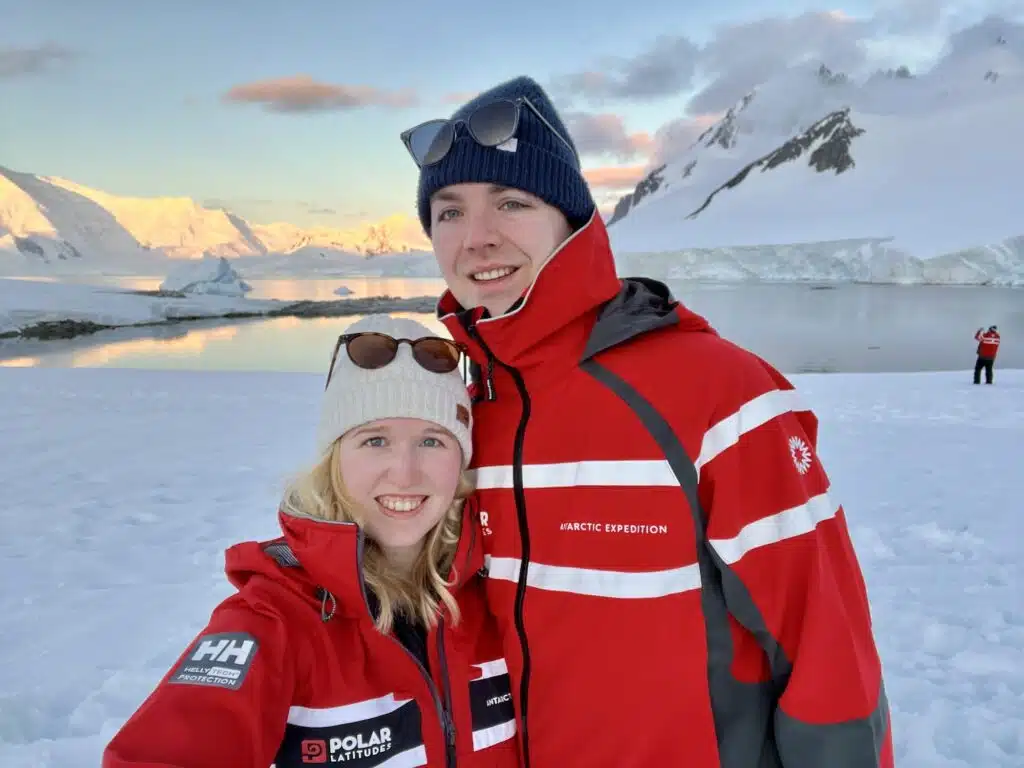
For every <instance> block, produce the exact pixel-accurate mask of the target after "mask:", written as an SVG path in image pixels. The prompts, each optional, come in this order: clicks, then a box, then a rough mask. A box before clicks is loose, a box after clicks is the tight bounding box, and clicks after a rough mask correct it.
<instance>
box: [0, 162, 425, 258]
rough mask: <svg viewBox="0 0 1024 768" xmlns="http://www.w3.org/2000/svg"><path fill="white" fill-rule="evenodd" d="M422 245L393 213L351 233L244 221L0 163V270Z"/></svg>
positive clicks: (358, 252)
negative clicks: (389, 216)
mask: <svg viewBox="0 0 1024 768" xmlns="http://www.w3.org/2000/svg"><path fill="white" fill-rule="evenodd" d="M417 238H418V240H417ZM424 245H425V241H424V240H423V237H422V234H421V233H420V232H419V225H418V223H417V224H416V226H415V227H411V226H409V225H408V222H407V221H405V220H404V218H403V217H401V216H397V217H392V218H391V219H388V220H386V221H384V222H380V223H378V224H376V225H370V226H364V227H359V228H355V229H352V230H341V229H331V228H328V227H317V228H312V229H303V228H301V227H297V226H295V225H293V224H287V223H276V224H268V225H263V224H250V223H249V222H247V221H245V220H244V219H243V218H242V217H240V216H238V215H236V214H234V213H232V212H230V211H228V210H224V209H221V208H207V207H204V206H202V205H200V204H199V203H197V202H196V201H194V200H192V199H190V198H134V197H119V196H117V195H111V194H108V193H106V192H103V191H100V190H96V189H91V188H89V187H85V186H82V185H81V184H77V183H75V182H72V181H68V180H66V179H60V178H55V177H41V176H35V175H33V174H30V173H20V172H17V171H13V170H10V169H8V168H5V167H3V166H0V270H2V269H3V268H4V267H7V268H13V269H18V268H21V267H25V268H33V267H34V268H37V269H44V270H49V269H52V271H56V272H66V271H89V270H91V269H101V268H102V269H118V270H128V271H135V270H138V269H146V268H155V267H156V265H163V263H164V262H165V261H166V260H167V259H169V258H170V259H189V258H199V257H202V256H203V255H204V254H206V255H210V256H225V257H228V258H235V257H247V258H253V257H257V256H258V257H271V259H272V260H273V257H278V256H292V255H296V254H301V255H305V256H307V257H308V256H316V257H321V258H335V257H341V258H343V259H345V260H347V261H351V260H352V259H351V257H353V256H356V257H358V260H359V261H364V260H366V257H371V256H378V255H381V254H390V253H396V254H403V253H406V252H409V251H410V250H412V249H413V248H416V247H420V248H422V247H424ZM346 257H347V259H346ZM164 268H165V266H160V267H159V269H161V270H163V269H164Z"/></svg>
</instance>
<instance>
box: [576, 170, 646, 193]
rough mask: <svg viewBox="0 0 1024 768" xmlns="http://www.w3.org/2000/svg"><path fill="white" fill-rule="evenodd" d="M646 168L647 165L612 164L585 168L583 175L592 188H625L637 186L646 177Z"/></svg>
mask: <svg viewBox="0 0 1024 768" xmlns="http://www.w3.org/2000/svg"><path fill="white" fill-rule="evenodd" d="M646 169H647V166H646V165H629V166H616V165H610V166H605V167H601V168H588V169H585V170H584V171H583V176H584V178H586V180H587V183H588V184H590V186H591V187H592V188H597V189H601V188H603V189H611V190H625V189H632V188H633V187H635V186H636V185H637V184H638V183H639V181H640V179H642V178H643V177H644V174H645V173H646Z"/></svg>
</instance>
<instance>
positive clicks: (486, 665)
mask: <svg viewBox="0 0 1024 768" xmlns="http://www.w3.org/2000/svg"><path fill="white" fill-rule="evenodd" d="M473 666H474V667H476V668H477V669H479V670H480V677H474V678H473V680H471V681H470V682H475V681H477V680H486V679H487V678H489V677H498V676H499V675H507V674H508V663H507V662H506V661H505V659H495V660H494V661H484V662H481V663H480V664H474V665H473Z"/></svg>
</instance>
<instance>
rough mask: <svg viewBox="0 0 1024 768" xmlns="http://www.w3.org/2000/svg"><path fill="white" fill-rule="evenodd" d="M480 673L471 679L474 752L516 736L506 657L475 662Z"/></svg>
mask: <svg viewBox="0 0 1024 768" xmlns="http://www.w3.org/2000/svg"><path fill="white" fill-rule="evenodd" d="M473 668H474V670H477V671H479V673H480V674H479V676H478V677H476V678H475V679H473V680H470V681H469V709H470V715H471V719H472V724H473V751H474V752H479V751H480V750H483V749H488V748H490V747H493V746H495V745H497V744H501V743H503V742H506V741H508V740H509V739H511V738H513V737H514V736H515V735H516V711H515V705H514V704H513V703H512V686H511V681H510V678H509V674H508V665H507V663H506V662H505V659H503V658H501V659H494V660H493V661H485V662H483V663H480V664H474V665H473Z"/></svg>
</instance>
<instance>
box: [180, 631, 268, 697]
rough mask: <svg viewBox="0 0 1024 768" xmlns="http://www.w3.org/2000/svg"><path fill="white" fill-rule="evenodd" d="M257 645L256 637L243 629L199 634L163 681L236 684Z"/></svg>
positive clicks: (247, 665) (226, 685) (218, 684)
mask: <svg viewBox="0 0 1024 768" xmlns="http://www.w3.org/2000/svg"><path fill="white" fill-rule="evenodd" d="M258 648H259V643H258V642H257V641H256V638H255V637H253V636H252V635H250V634H249V633H247V632H217V633H215V634H210V635H203V636H202V637H200V638H199V639H198V640H196V642H195V644H194V645H193V646H192V647H191V648H190V649H189V651H188V653H186V654H185V655H184V656H183V657H182V660H181V662H180V663H179V664H178V666H177V667H175V669H174V671H173V672H172V673H171V676H170V677H169V678H167V682H168V683H181V684H183V685H208V686H212V687H214V688H227V689H229V690H234V689H236V688H240V687H241V686H242V682H243V681H244V680H245V676H246V675H247V674H248V673H249V668H250V667H251V666H252V660H253V658H254V657H255V656H256V651H257V649H258Z"/></svg>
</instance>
